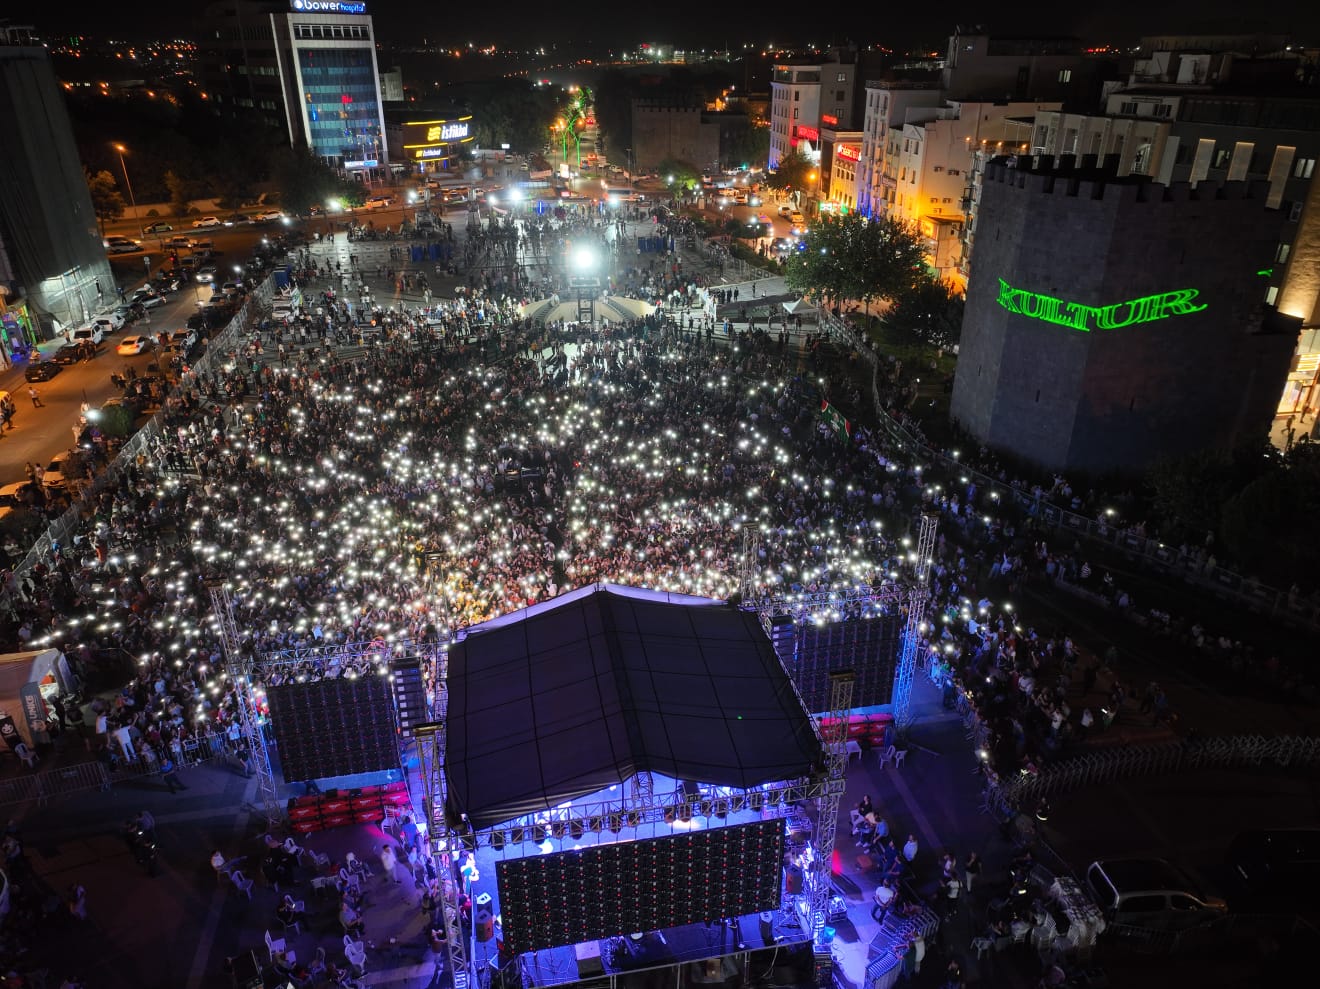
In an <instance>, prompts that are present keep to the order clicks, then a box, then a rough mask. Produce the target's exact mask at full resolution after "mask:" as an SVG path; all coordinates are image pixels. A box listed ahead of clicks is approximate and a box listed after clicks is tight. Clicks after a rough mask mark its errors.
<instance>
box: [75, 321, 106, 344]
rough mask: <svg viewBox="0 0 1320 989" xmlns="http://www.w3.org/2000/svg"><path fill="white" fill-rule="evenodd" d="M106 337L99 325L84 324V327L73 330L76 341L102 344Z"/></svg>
mask: <svg viewBox="0 0 1320 989" xmlns="http://www.w3.org/2000/svg"><path fill="white" fill-rule="evenodd" d="M104 339H105V335H104V334H103V333H102V332H101V328H100V327H99V326H84V327H82V329H78V330H74V331H73V342H74V343H90V344H93V345H95V346H100V344H101V341H102V340H104Z"/></svg>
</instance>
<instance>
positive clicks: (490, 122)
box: [473, 79, 555, 154]
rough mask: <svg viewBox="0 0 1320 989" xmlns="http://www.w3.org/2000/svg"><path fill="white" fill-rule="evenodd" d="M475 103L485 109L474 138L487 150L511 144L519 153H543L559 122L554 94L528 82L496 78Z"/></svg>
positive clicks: (510, 147)
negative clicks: (553, 124) (552, 128)
mask: <svg viewBox="0 0 1320 989" xmlns="http://www.w3.org/2000/svg"><path fill="white" fill-rule="evenodd" d="M474 101H476V102H477V104H478V105H479V106H480V107H481V113H479V114H477V116H476V119H475V121H474V124H473V127H474V131H473V133H474V136H475V137H476V139H477V143H478V144H480V145H481V146H482V147H483V148H498V147H500V146H501V145H504V144H507V145H508V146H509V150H510V151H513V152H515V153H516V154H529V153H531V152H535V151H540V150H541V148H542V147H543V146H544V145H545V135H546V131H547V130H549V128H550V124H551V122H552V121H553V120H554V119H555V103H554V94H553V93H552V92H551V91H550V90H548V89H545V88H538V87H535V86H533V85H532V84H531V83H529V82H528V81H527V80H526V79H495V80H491V81H489V82H487V83H485V84H484V85H483V87H482V88H481V89H480V90H479V91H478V92H477V93H476V95H475V97H474Z"/></svg>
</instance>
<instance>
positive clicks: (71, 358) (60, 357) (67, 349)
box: [54, 343, 78, 364]
mask: <svg viewBox="0 0 1320 989" xmlns="http://www.w3.org/2000/svg"><path fill="white" fill-rule="evenodd" d="M54 361H55V363H56V364H77V363H78V346H77V345H76V344H72V343H66V344H65V345H64V346H63V347H61V348H60V349H59V350H57V351H55V357H54Z"/></svg>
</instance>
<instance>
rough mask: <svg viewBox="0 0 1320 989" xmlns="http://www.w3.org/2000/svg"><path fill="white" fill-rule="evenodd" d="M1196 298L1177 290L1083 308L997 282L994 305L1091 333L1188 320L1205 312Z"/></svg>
mask: <svg viewBox="0 0 1320 989" xmlns="http://www.w3.org/2000/svg"><path fill="white" fill-rule="evenodd" d="M1200 294H1201V293H1200V292H1199V291H1197V290H1196V289H1194V288H1180V289H1177V290H1176V291H1173V292H1164V293H1162V294H1160V295H1147V296H1144V297H1143V298H1140V299H1129V300H1128V301H1126V302H1118V303H1115V304H1114V305H1112V306H1087V305H1083V304H1082V303H1080V302H1065V301H1064V300H1063V299H1055V298H1053V297H1052V296H1048V295H1038V294H1036V293H1035V292H1028V291H1027V290H1026V289H1022V288H1014V287H1013V286H1012V285H1010V284H1008V282H1006V281H1004V280H1003V279H1002V278H1001V279H999V298H998V299H996V300H995V301H996V302H998V303H999V304H1000V305H1001V306H1003V307H1004V308H1005V309H1007V310H1008V311H1009V312H1011V313H1018V314H1020V315H1023V316H1030V317H1031V318H1032V319H1040V320H1044V321H1045V322H1047V323H1056V324H1058V325H1059V326H1066V327H1068V328H1069V329H1073V330H1080V331H1081V332H1083V333H1090V332H1091V331H1092V330H1117V329H1119V328H1121V327H1124V326H1132V325H1134V324H1136V323H1154V322H1156V321H1157V320H1161V319H1168V318H1169V317H1170V316H1189V315H1191V314H1192V313H1197V312H1200V311H1201V310H1202V309H1205V308H1206V304H1205V303H1201V304H1200V305H1197V304H1196V303H1195V301H1194V300H1195V299H1196V297H1197V296H1198V295H1200Z"/></svg>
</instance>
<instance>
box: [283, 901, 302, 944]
mask: <svg viewBox="0 0 1320 989" xmlns="http://www.w3.org/2000/svg"><path fill="white" fill-rule="evenodd" d="M306 916H307V901H306V900H298V901H296V902H295V903H294V904H293V920H288V921H286V920H281V921H280V924H281V925H283V927H284V934H285V936H286V937H287V936H288V934H289V931H290V930H292V931H293V933H294V934H301V933H302V922H303V918H304V917H306Z"/></svg>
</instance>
